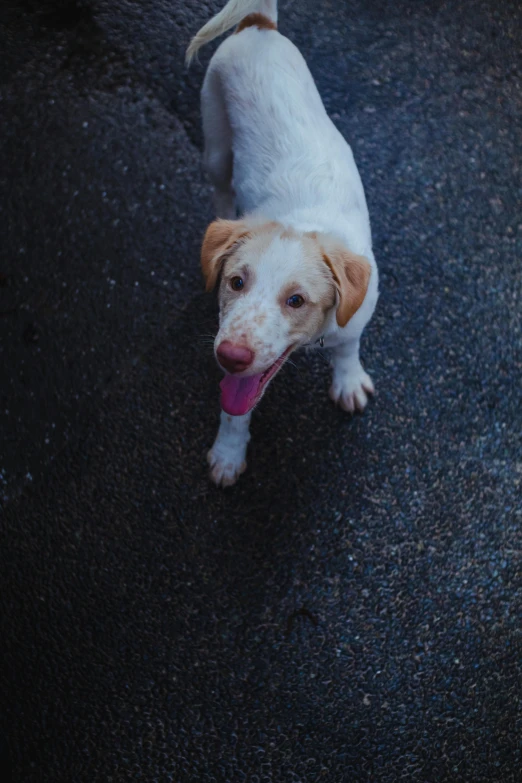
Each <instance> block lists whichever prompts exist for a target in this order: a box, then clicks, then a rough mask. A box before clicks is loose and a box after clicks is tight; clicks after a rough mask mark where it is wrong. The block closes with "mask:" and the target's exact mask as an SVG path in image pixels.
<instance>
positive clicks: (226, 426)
mask: <svg viewBox="0 0 522 783" xmlns="http://www.w3.org/2000/svg"><path fill="white" fill-rule="evenodd" d="M251 415H252V414H251V413H246V414H245V415H244V416H229V415H228V413H225V411H221V422H220V425H219V430H218V434H217V437H216V440H215V441H214V445H213V446H212V448H211V449H210V451H209V452H208V455H207V459H208V463H209V465H210V478H211V479H212V481H213V482H214V483H215V484H217V485H218V486H220V485H221V486H222V487H230V486H232V484H235V483H236V481H237V479H238V478H239V476H240V475H241V474H242V473H243V471H244V470H245V469H246V451H247V446H248V441H249V440H250V432H249V425H250V417H251Z"/></svg>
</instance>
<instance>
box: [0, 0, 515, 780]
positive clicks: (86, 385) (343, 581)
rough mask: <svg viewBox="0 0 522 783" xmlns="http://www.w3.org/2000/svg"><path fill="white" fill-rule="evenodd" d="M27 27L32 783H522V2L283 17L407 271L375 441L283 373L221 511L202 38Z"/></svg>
mask: <svg viewBox="0 0 522 783" xmlns="http://www.w3.org/2000/svg"><path fill="white" fill-rule="evenodd" d="M219 6H220V3H219V2H218V3H216V2H214V1H213V2H208V3H207V2H205V3H198V2H196V0H190V2H188V1H187V2H180V1H179V0H172V2H168V0H147V1H145V0H141V2H138V0H134V1H132V0H83V2H78V4H77V5H76V6H75V5H74V4H73V3H69V2H65V0H63V1H62V2H57V1H56V0H54V2H41V3H39V2H37V0H34V2H26V3H25V4H15V3H14V2H13V0H10V2H8V3H7V5H6V4H5V3H4V5H3V6H2V10H1V11H0V19H1V20H2V22H3V27H2V29H3V33H2V60H1V62H0V118H1V123H2V126H1V134H0V217H1V221H2V240H1V244H0V362H1V367H2V376H1V386H0V417H1V425H0V426H1V434H2V442H1V449H0V470H1V473H0V481H1V483H2V494H3V496H4V500H3V505H4V510H3V514H2V524H1V553H2V554H1V567H0V607H1V618H0V634H1V636H0V638H1V640H2V641H1V648H2V653H3V656H2V666H1V669H0V682H1V693H2V707H1V712H0V728H1V729H2V731H3V734H4V736H5V735H6V734H7V737H8V740H9V745H10V748H11V753H12V757H13V761H14V768H15V775H14V780H15V781H16V782H17V783H18V781H23V783H26V781H27V783H29V782H31V783H33V782H34V783H36V782H37V781H50V782H52V783H62V781H63V783H76V782H77V781H81V782H83V781H85V782H86V783H94V781H101V782H104V781H115V782H116V781H118V783H119V782H120V781H159V782H162V783H163V781H174V782H175V783H184V782H185V781H194V783H206V782H207V781H208V782H209V783H210V782H211V781H212V782H213V783H222V782H224V781H231V782H232V783H236V782H237V783H241V782H243V781H244V783H247V781H248V783H265V782H266V783H267V782H268V781H273V782H274V783H315V781H325V783H359V782H360V781H379V782H381V781H382V782H383V783H384V781H386V783H388V782H389V783H391V781H399V780H401V781H402V780H404V781H412V782H413V781H415V782H416V783H417V782H418V783H435V782H437V783H446V782H447V783H450V782H451V783H456V782H458V781H465V783H482V782H485V781H488V782H489V781H491V782H493V781H495V783H511V781H520V780H522V772H521V765H522V630H521V629H522V502H521V496H522V444H521V429H522V412H521V411H522V399H521V379H522V338H521V320H522V305H521V296H522V274H521V269H520V250H521V243H520V233H521V229H522V214H521V211H520V203H521V180H520V166H519V161H520V149H521V142H522V138H521V136H522V134H521V104H522V96H521V91H520V84H521V82H520V77H521V71H520V66H521V62H520V44H521V36H520V29H521V27H520V25H521V17H522V14H521V13H520V9H519V8H518V3H509V2H505V1H504V2H502V3H499V2H495V0H489V1H488V2H474V3H471V2H470V3H465V2H463V0H460V2H446V3H442V2H435V0H431V1H430V2H423V3H420V2H417V3H414V2H405V1H404V0H396V2H393V3H388V2H384V0H381V1H380V2H379V1H378V0H366V2H363V0H354V1H353V2H346V3H344V2H337V3H336V2H331V1H330V2H328V0H322V1H321V2H314V1H313V0H296V1H295V2H289V0H283V2H282V4H281V19H280V29H281V31H282V32H283V33H286V34H288V35H289V36H290V37H291V38H292V39H293V40H294V41H295V42H296V43H297V44H298V45H299V46H300V48H301V50H302V51H303V53H304V55H305V56H306V58H307V59H308V61H309V63H310V67H311V69H312V72H313V74H314V76H315V77H316V79H317V82H318V84H319V87H320V90H321V92H322V94H323V96H324V100H325V103H326V106H327V108H328V110H329V111H330V113H331V114H332V116H333V118H334V120H335V122H336V123H337V124H338V126H339V128H340V129H341V131H342V132H343V133H344V134H345V135H346V137H347V138H348V139H349V141H350V142H351V143H352V146H353V148H354V153H355V157H356V160H357V162H358V163H359V166H360V169H361V173H362V178H363V181H364V183H365V186H366V189H367V196H368V201H369V206H370V212H371V215H372V222H373V230H374V239H375V253H376V257H377V259H378V261H379V263H380V268H381V274H382V296H381V299H380V304H379V307H378V312H377V314H376V317H375V319H374V320H373V322H372V324H371V326H370V328H369V329H368V332H367V335H366V339H365V341H364V348H363V357H364V360H365V363H366V366H367V368H368V369H369V370H370V372H371V373H372V375H373V378H374V380H375V382H376V385H377V389H378V392H377V395H376V398H375V401H374V403H373V404H372V405H371V407H370V409H369V411H368V412H367V414H366V415H365V416H364V417H362V418H355V419H350V418H349V417H346V416H345V415H344V414H343V413H342V412H340V411H337V410H336V409H335V408H334V407H333V406H332V405H331V404H330V403H329V401H328V399H327V394H326V392H327V386H328V373H327V366H326V362H325V361H324V360H323V358H322V357H321V356H319V355H316V356H314V357H310V356H309V357H306V356H303V357H301V358H299V359H298V360H297V361H296V366H295V367H292V366H288V367H287V368H286V369H285V370H284V372H283V373H282V374H281V375H280V376H279V377H278V378H277V380H276V381H275V382H274V384H273V386H272V387H271V388H270V390H269V392H268V393H267V395H266V398H265V399H264V401H263V404H262V406H261V408H260V410H259V412H258V413H257V414H256V416H255V420H254V424H253V443H252V448H251V451H250V464H249V471H248V473H247V474H246V475H245V476H244V477H243V478H242V479H241V482H240V484H239V485H238V486H237V488H234V489H233V490H229V491H226V492H223V491H218V490H216V489H215V488H213V487H212V486H211V485H210V484H209V482H208V480H207V474H206V463H205V453H206V450H207V448H208V447H209V446H210V444H211V442H212V439H213V436H214V434H215V428H216V424H217V419H218V410H219V405H218V387H217V384H218V381H219V378H220V374H219V372H218V371H217V369H216V367H215V366H214V362H213V359H212V356H211V352H210V349H209V347H208V345H207V344H206V342H205V335H208V334H209V333H211V332H212V330H213V329H214V325H215V322H216V311H215V305H214V303H213V301H212V298H211V297H207V296H206V295H204V294H203V293H202V281H201V279H200V275H199V269H198V246H199V240H200V237H201V234H202V232H203V229H204V226H205V223H206V221H207V220H208V219H209V218H210V217H211V207H210V193H209V189H208V186H207V185H206V184H205V180H204V176H203V172H202V168H201V163H200V157H201V156H200V143H201V135H200V131H199V119H198V89H199V85H200V83H201V79H202V73H203V64H204V63H205V62H206V61H207V59H208V56H209V52H206V53H205V54H204V56H203V57H202V65H201V66H196V67H194V68H193V70H191V72H190V73H189V74H188V75H187V73H186V71H185V70H184V67H183V63H182V59H183V50H184V47H185V46H186V44H187V42H188V40H189V37H190V35H191V34H192V33H194V32H195V31H196V30H197V29H198V27H199V26H200V25H201V24H202V23H203V22H204V21H205V20H206V19H207V18H208V17H209V16H210V14H211V12H212V11H215V10H216V9H217V8H218V7H219Z"/></svg>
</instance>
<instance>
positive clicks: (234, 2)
mask: <svg viewBox="0 0 522 783" xmlns="http://www.w3.org/2000/svg"><path fill="white" fill-rule="evenodd" d="M256 12H257V13H259V14H262V15H263V16H266V17H267V18H268V19H269V20H270V21H271V22H273V23H274V24H275V23H277V0H229V2H228V3H227V4H226V6H225V7H224V8H223V9H221V11H220V12H219V13H218V14H216V16H214V17H213V18H212V19H211V20H210V21H209V22H207V23H206V25H204V26H203V27H202V28H201V30H200V31H199V33H196V35H195V36H194V38H193V39H192V41H191V42H190V44H189V47H188V49H187V54H186V57H185V61H186V63H187V65H189V64H190V62H191V60H192V59H193V58H194V56H195V55H196V54H197V52H198V50H199V49H201V47H202V46H204V45H205V44H207V43H210V41H213V40H214V38H217V37H218V35H222V34H223V33H226V31H227V30H230V28H231V27H234V25H236V24H239V22H240V21H241V20H242V19H243V18H244V17H245V16H248V14H253V13H256Z"/></svg>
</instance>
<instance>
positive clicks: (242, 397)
mask: <svg viewBox="0 0 522 783" xmlns="http://www.w3.org/2000/svg"><path fill="white" fill-rule="evenodd" d="M293 347H294V346H293V345H291V346H290V347H289V348H287V349H286V351H285V352H284V353H282V354H281V356H280V357H279V359H276V361H275V362H274V363H273V364H272V365H271V366H270V367H269V368H268V370H265V371H264V372H260V373H258V374H257V375H248V376H246V377H238V376H237V375H225V377H224V378H223V380H222V381H221V383H220V384H219V385H220V387H221V407H222V409H223V410H224V411H225V413H228V414H230V416H244V415H245V413H248V412H249V411H251V410H252V408H253V407H254V406H255V405H257V403H258V402H259V400H260V399H261V397H262V396H263V394H264V391H265V389H266V387H267V386H268V384H269V382H270V381H271V380H272V378H273V377H274V375H275V374H276V373H277V372H279V370H280V369H281V367H282V366H283V364H284V363H285V361H286V359H287V358H288V356H289V354H290V351H291V350H292V348H293Z"/></svg>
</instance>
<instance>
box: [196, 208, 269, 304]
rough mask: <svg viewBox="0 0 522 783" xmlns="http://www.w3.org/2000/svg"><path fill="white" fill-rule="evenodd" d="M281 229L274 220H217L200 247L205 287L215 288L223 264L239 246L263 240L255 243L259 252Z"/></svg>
mask: <svg viewBox="0 0 522 783" xmlns="http://www.w3.org/2000/svg"><path fill="white" fill-rule="evenodd" d="M278 228H279V226H278V224H277V223H276V222H275V221H268V222H266V223H256V222H255V221H254V222H248V221H246V220H214V222H213V223H211V224H210V225H209V227H208V228H207V230H206V232H205V236H204V238H203V244H202V246H201V269H202V271H203V276H204V277H205V280H206V290H207V291H211V290H212V289H213V288H214V286H215V285H216V282H217V279H218V277H219V273H220V272H221V270H222V268H223V264H224V263H225V261H226V260H227V258H229V257H230V256H231V255H232V254H233V253H234V251H235V250H236V249H237V248H238V247H240V246H241V245H243V243H244V242H246V241H247V240H249V239H252V238H254V237H256V238H258V239H260V240H261V243H259V242H258V244H257V246H256V248H257V249H258V251H260V250H262V249H263V247H264V244H265V243H266V244H268V242H269V241H270V237H271V235H272V234H273V232H274V230H276V229H278Z"/></svg>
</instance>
